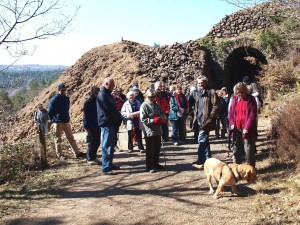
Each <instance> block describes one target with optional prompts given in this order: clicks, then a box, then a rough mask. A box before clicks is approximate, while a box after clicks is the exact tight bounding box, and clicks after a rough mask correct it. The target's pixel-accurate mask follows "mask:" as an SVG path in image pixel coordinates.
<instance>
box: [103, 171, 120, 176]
mask: <svg viewBox="0 0 300 225" xmlns="http://www.w3.org/2000/svg"><path fill="white" fill-rule="evenodd" d="M101 174H102V175H117V173H116V172H114V171H111V170H110V171H102V172H101Z"/></svg>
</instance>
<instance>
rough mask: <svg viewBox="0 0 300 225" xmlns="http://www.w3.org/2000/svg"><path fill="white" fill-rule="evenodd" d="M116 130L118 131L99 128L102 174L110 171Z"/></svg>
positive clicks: (110, 128)
mask: <svg viewBox="0 0 300 225" xmlns="http://www.w3.org/2000/svg"><path fill="white" fill-rule="evenodd" d="M117 130H118V129H117V128H116V127H101V134H102V169H101V170H102V172H108V171H110V170H111V166H112V161H113V158H114V151H115V146H116V139H117V132H118V131H117Z"/></svg>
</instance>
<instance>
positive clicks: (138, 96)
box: [131, 86, 145, 104]
mask: <svg viewBox="0 0 300 225" xmlns="http://www.w3.org/2000/svg"><path fill="white" fill-rule="evenodd" d="M131 91H132V92H133V93H134V98H135V99H136V100H138V101H139V102H140V103H141V104H142V103H143V102H144V100H145V99H144V95H143V93H142V92H141V91H140V90H139V89H138V87H137V86H133V88H132V89H131Z"/></svg>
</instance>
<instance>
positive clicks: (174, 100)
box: [169, 85, 188, 145]
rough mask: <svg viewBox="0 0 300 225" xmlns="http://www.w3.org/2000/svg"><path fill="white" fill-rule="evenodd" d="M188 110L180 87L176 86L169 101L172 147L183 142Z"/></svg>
mask: <svg viewBox="0 0 300 225" xmlns="http://www.w3.org/2000/svg"><path fill="white" fill-rule="evenodd" d="M187 110H188V102H187V99H186V97H185V95H184V94H183V93H182V87H181V86H180V85H177V86H176V89H175V92H174V95H173V96H172V97H171V99H170V115H169V119H170V123H171V126H172V142H173V144H174V145H178V143H179V144H183V143H184V142H185V137H184V127H185V121H186V115H187Z"/></svg>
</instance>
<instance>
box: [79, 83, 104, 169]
mask: <svg viewBox="0 0 300 225" xmlns="http://www.w3.org/2000/svg"><path fill="white" fill-rule="evenodd" d="M99 91H100V88H99V87H97V86H93V87H92V89H91V92H90V97H89V98H88V99H87V100H86V101H85V103H84V106H83V128H84V129H85V130H86V133H87V136H86V141H87V144H88V145H87V152H86V159H87V160H88V163H90V164H91V165H96V164H99V165H100V164H101V161H100V160H99V159H97V150H98V148H99V146H100V135H101V131H100V127H99V126H98V121H97V104H96V99H97V95H98V93H99Z"/></svg>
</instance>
